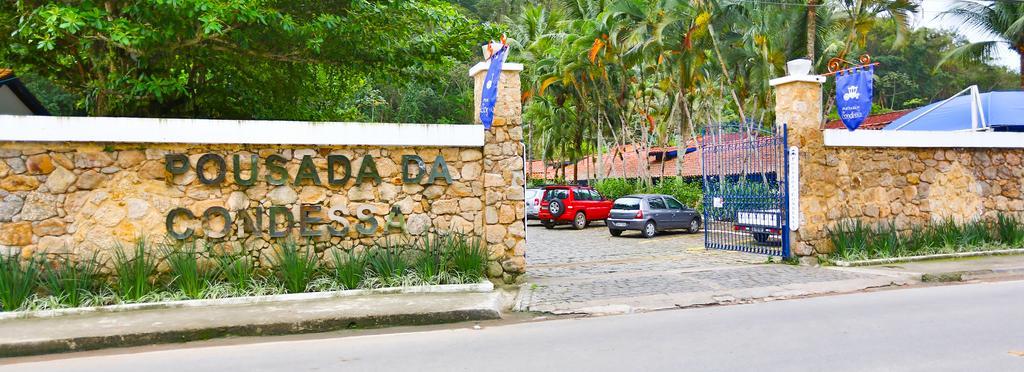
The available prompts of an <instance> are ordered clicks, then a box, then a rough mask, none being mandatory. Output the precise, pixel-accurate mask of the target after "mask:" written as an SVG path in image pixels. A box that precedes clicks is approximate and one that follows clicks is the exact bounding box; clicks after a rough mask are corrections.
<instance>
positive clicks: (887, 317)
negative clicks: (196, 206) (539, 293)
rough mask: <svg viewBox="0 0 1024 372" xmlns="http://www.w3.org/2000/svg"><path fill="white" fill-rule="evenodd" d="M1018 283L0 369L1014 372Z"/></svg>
mask: <svg viewBox="0 0 1024 372" xmlns="http://www.w3.org/2000/svg"><path fill="white" fill-rule="evenodd" d="M1022 293H1024V281H1014V282H996V283H978V284H967V285H955V286H946V287H927V288H915V289H903V290H890V291H878V292H867V293H858V294H850V295H842V296H830V297H815V298H807V299H799V300H788V301H777V302H764V303H756V304H749V305H734V306H715V307H707V308H698V309H686V310H671V311H661V312H651V313H642V314H632V315H622V316H610V317H597V318H577V319H561V320H551V321H539V322H527V323H520V324H513V325H505V326H496V327H485V328H482V329H472V328H470V327H464V328H457V329H448V330H435V331H426V332H415V333H397V334H384V335H372V336H354V337H340V338H327V339H315V340H300V341H285V342H268V343H252V344H240V345H230V346H213V347H191V348H183V349H175V350H162V351H154V352H145V353H134V354H118V355H102V356H93V357H82V358H68V359H58V360H51V361H44V362H36V363H26V364H14V365H6V366H0V371H104V372H116V371H140V370H145V371H189V372H200V371H225V370H239V371H318V370H339V371H340V370H344V371H397V370H416V371H494V372H498V371H635V370H644V371H651V370H653V371H681V370H691V371H733V370H758V371H826V370H827V371H1024V317H1021V314H1024V296H1021V294H1022Z"/></svg>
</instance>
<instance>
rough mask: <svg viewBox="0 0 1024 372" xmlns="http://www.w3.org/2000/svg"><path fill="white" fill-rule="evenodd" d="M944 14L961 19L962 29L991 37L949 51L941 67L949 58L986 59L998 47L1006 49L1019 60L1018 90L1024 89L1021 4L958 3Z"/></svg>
mask: <svg viewBox="0 0 1024 372" xmlns="http://www.w3.org/2000/svg"><path fill="white" fill-rule="evenodd" d="M943 15H946V16H951V17H953V18H956V19H959V20H961V21H962V22H963V23H962V26H961V27H962V28H964V29H971V30H978V31H982V32H984V33H987V34H989V35H991V36H993V37H994V38H993V39H992V40H987V41H980V42H974V43H968V44H964V45H961V46H959V47H958V48H956V49H954V50H951V51H950V52H949V53H948V54H947V55H946V58H943V60H942V61H940V65H941V64H942V63H945V62H946V61H948V60H949V59H951V58H954V59H955V58H959V59H964V58H968V59H970V58H974V59H977V58H988V57H991V56H992V55H993V54H994V53H995V51H996V50H997V49H998V48H1000V47H1009V48H1010V50H1013V51H1014V52H1015V53H1017V56H1018V57H1019V59H1020V87H1021V88H1024V2H1019V1H993V2H985V3H982V2H972V1H959V2H957V3H956V5H955V6H954V7H953V9H951V10H949V11H946V12H945V13H943Z"/></svg>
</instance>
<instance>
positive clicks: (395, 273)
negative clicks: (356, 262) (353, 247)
mask: <svg viewBox="0 0 1024 372" xmlns="http://www.w3.org/2000/svg"><path fill="white" fill-rule="evenodd" d="M404 251H405V247H404V246H403V245H401V244H396V243H392V242H391V241H390V240H386V241H385V242H384V243H383V244H381V243H378V244H377V245H375V246H374V248H373V250H372V251H371V252H370V253H369V254H368V255H367V257H366V260H367V265H368V266H369V268H370V272H371V273H373V275H374V276H376V277H377V279H379V280H380V282H381V283H382V284H383V285H385V286H390V285H397V284H399V283H401V281H402V277H403V276H405V274H406V270H408V269H409V262H408V261H407V260H406V258H405V257H404V253H405V252H404Z"/></svg>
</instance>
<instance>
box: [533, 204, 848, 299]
mask: <svg viewBox="0 0 1024 372" xmlns="http://www.w3.org/2000/svg"><path fill="white" fill-rule="evenodd" d="M527 234H528V239H527V242H528V243H527V244H528V247H527V255H526V260H527V273H526V284H525V285H523V286H522V287H521V289H520V294H519V299H518V303H517V305H516V306H517V308H518V310H529V311H539V312H550V313H556V314H566V313H585V314H600V313H622V312H632V311H646V310H656V309H665V308H673V307H678V306H690V305H695V304H706V303H723V302H733V301H738V300H742V299H743V298H747V297H765V296H769V295H773V294H778V293H781V292H785V291H787V290H793V289H797V288H798V287H799V285H804V284H813V283H822V282H830V283H833V284H834V283H836V282H839V281H847V280H857V279H863V278H865V276H864V275H862V274H858V273H854V272H849V271H839V270H831V269H824V268H814V267H802V266H794V265H786V264H768V263H767V260H768V257H767V256H764V255H758V254H752V253H744V252H735V251H723V250H715V249H712V250H708V249H705V248H704V234H699V233H698V234H687V233H685V232H667V233H660V234H659V235H657V236H655V237H654V238H651V239H644V238H642V237H641V236H640V235H639V233H637V232H626V233H624V234H622V236H621V237H612V236H611V235H610V234H609V233H608V229H607V228H606V227H605V226H604V224H603V223H601V222H595V223H592V224H591V225H590V227H588V228H586V229H584V230H575V229H573V228H572V227H569V226H559V227H556V228H555V229H553V230H547V229H545V228H544V227H543V226H541V225H540V224H539V223H538V222H535V221H530V224H529V225H528V227H527ZM775 260H776V262H778V259H777V258H776V259H775ZM792 285H798V287H792ZM787 286H790V287H787ZM800 288H802V287H800Z"/></svg>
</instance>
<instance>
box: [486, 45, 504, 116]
mask: <svg viewBox="0 0 1024 372" xmlns="http://www.w3.org/2000/svg"><path fill="white" fill-rule="evenodd" d="M506 50H508V47H507V46H503V47H501V49H498V51H497V52H496V53H494V54H492V55H491V66H490V67H488V68H487V76H486V77H484V90H483V92H481V94H480V122H482V123H484V129H491V123H493V122H494V104H495V103H497V102H498V80H499V79H500V78H501V64H502V62H504V60H505V51H506Z"/></svg>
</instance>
